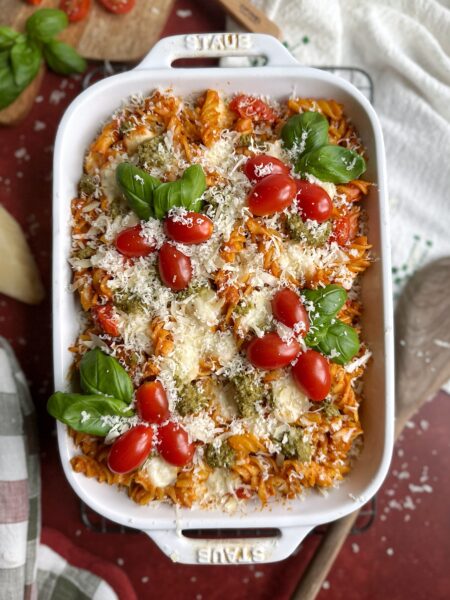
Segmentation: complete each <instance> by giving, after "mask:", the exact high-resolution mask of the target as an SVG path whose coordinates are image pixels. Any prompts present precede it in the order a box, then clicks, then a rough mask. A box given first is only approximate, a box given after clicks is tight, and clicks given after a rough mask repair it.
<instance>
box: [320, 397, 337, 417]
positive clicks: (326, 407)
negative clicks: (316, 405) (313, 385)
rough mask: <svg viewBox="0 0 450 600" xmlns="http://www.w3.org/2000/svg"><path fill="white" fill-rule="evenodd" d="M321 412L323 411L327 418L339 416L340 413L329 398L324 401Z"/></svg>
mask: <svg viewBox="0 0 450 600" xmlns="http://www.w3.org/2000/svg"><path fill="white" fill-rule="evenodd" d="M323 412H324V413H325V416H326V418H327V419H334V417H339V415H340V414H341V413H340V412H339V408H338V407H337V406H336V404H333V403H332V402H330V401H329V400H325V401H324V403H323Z"/></svg>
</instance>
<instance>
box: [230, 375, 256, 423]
mask: <svg viewBox="0 0 450 600" xmlns="http://www.w3.org/2000/svg"><path fill="white" fill-rule="evenodd" d="M231 381H232V382H233V384H234V387H235V389H236V396H235V400H236V404H237V407H238V412H239V416H240V417H242V418H244V419H247V418H250V417H254V416H256V415H257V414H258V413H257V410H256V406H255V405H256V402H258V400H261V399H262V398H263V396H264V386H263V384H262V383H261V382H259V381H257V380H255V377H254V376H252V375H246V374H245V373H242V374H240V375H236V376H235V377H233V378H232V379H231Z"/></svg>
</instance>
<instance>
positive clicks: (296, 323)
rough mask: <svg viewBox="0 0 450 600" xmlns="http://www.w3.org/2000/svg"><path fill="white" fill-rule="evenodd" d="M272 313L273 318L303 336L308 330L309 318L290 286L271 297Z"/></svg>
mask: <svg viewBox="0 0 450 600" xmlns="http://www.w3.org/2000/svg"><path fill="white" fill-rule="evenodd" d="M272 313H273V316H274V317H275V319H277V320H278V321H280V323H283V324H284V325H286V326H287V327H291V328H292V329H293V328H294V327H295V328H296V330H297V329H298V333H301V335H302V336H303V337H304V336H305V335H306V334H307V333H308V331H309V319H308V313H307V312H306V309H305V307H304V306H303V302H302V301H301V300H300V297H299V295H298V294H296V293H295V292H294V290H291V289H290V288H283V289H281V290H280V291H278V292H277V293H276V294H275V296H274V297H273V298H272Z"/></svg>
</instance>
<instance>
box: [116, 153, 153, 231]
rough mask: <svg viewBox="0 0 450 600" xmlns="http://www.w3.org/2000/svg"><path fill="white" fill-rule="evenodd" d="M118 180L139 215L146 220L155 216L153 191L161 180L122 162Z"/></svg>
mask: <svg viewBox="0 0 450 600" xmlns="http://www.w3.org/2000/svg"><path fill="white" fill-rule="evenodd" d="M116 181H117V183H118V185H119V187H120V189H121V190H122V192H123V194H124V196H125V198H126V199H127V202H128V204H129V206H130V208H131V209H132V210H134V212H135V213H136V214H137V216H138V217H139V218H140V219H142V220H144V221H146V220H147V219H149V218H150V217H152V216H153V193H154V191H155V189H156V188H157V187H158V186H159V185H160V183H161V182H160V181H159V180H158V179H156V178H155V177H152V176H151V175H149V174H148V173H146V172H145V171H143V170H142V169H139V168H138V167H135V166H134V165H132V164H131V163H126V162H124V163H120V165H119V166H118V167H117V169H116Z"/></svg>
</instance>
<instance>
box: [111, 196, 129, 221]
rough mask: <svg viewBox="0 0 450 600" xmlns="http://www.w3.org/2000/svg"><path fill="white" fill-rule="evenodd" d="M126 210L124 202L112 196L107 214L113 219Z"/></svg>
mask: <svg viewBox="0 0 450 600" xmlns="http://www.w3.org/2000/svg"><path fill="white" fill-rule="evenodd" d="M126 212H127V208H126V206H125V203H124V202H122V200H121V199H120V198H113V199H112V200H111V202H110V204H109V214H110V215H111V217H112V218H113V219H115V218H116V217H119V216H121V215H124V214H125V213H126Z"/></svg>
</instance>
